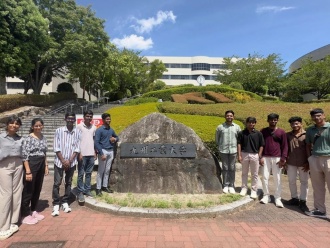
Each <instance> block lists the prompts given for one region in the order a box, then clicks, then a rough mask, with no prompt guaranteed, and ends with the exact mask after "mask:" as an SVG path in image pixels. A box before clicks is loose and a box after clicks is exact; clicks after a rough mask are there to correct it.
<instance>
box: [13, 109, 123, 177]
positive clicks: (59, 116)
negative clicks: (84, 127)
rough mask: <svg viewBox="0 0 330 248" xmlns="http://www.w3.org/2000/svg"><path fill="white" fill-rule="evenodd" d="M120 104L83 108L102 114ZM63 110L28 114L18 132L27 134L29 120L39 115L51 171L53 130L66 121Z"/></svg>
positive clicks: (78, 110) (52, 168) (53, 156)
mask: <svg viewBox="0 0 330 248" xmlns="http://www.w3.org/2000/svg"><path fill="white" fill-rule="evenodd" d="M117 106H120V105H118V104H104V105H99V106H96V108H95V106H93V109H92V106H87V107H85V108H84V110H86V108H87V109H91V110H92V111H93V113H94V114H102V113H104V112H106V111H107V110H109V109H110V108H113V107H117ZM84 110H82V108H81V107H80V106H77V107H75V108H74V109H73V110H72V111H73V112H74V113H76V114H81V113H82V112H83V111H84ZM64 116H65V113H64V112H60V113H56V114H53V115H48V114H46V115H43V116H42V115H34V116H28V117H26V118H24V119H23V120H22V126H21V128H20V131H19V134H20V135H22V136H27V135H28V134H29V129H30V127H31V121H32V119H34V118H36V117H40V118H42V119H43V121H44V129H43V131H42V133H43V134H44V135H45V137H46V138H47V144H48V152H47V161H48V166H49V170H50V171H52V170H54V158H55V153H54V149H53V144H54V134H55V130H56V129H57V128H59V127H61V126H64V125H65V124H66V123H65V121H64Z"/></svg>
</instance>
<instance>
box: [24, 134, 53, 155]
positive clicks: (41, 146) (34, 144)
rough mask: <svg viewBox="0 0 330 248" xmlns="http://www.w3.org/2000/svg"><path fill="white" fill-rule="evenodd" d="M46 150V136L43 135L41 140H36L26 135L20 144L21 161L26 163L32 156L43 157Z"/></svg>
mask: <svg viewBox="0 0 330 248" xmlns="http://www.w3.org/2000/svg"><path fill="white" fill-rule="evenodd" d="M47 149H48V148H47V138H46V136H44V135H43V136H42V137H41V139H38V138H35V137H33V136H31V135H28V136H27V137H26V138H25V139H23V144H22V150H23V151H22V154H23V161H28V160H29V158H30V157H33V156H42V157H45V156H46V152H47Z"/></svg>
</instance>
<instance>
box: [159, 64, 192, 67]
mask: <svg viewBox="0 0 330 248" xmlns="http://www.w3.org/2000/svg"><path fill="white" fill-rule="evenodd" d="M164 65H165V67H166V68H191V65H190V64H164Z"/></svg>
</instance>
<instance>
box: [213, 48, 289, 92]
mask: <svg viewBox="0 0 330 248" xmlns="http://www.w3.org/2000/svg"><path fill="white" fill-rule="evenodd" d="M224 64H225V65H226V70H218V72H217V80H218V81H219V82H221V83H223V84H227V85H230V84H232V83H234V82H236V84H237V82H238V83H240V84H241V85H242V86H243V89H244V90H247V91H251V92H254V93H258V94H267V93H268V92H272V93H277V94H278V93H279V90H280V84H279V82H280V78H281V77H282V75H283V73H284V65H285V63H282V61H281V59H280V57H279V55H277V54H270V55H268V56H267V57H263V56H260V55H258V54H253V55H250V54H249V55H248V57H247V58H238V57H236V56H233V57H231V58H224Z"/></svg>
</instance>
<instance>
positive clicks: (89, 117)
mask: <svg viewBox="0 0 330 248" xmlns="http://www.w3.org/2000/svg"><path fill="white" fill-rule="evenodd" d="M92 120H93V115H90V114H87V115H85V116H84V123H85V124H86V125H90V124H91V121H92Z"/></svg>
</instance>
